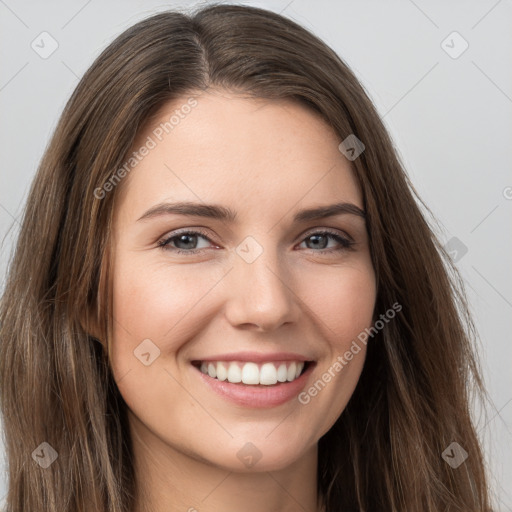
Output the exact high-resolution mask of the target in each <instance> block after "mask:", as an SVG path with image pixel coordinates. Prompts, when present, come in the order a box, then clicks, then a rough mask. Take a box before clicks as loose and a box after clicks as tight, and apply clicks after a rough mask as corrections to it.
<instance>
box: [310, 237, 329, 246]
mask: <svg viewBox="0 0 512 512" xmlns="http://www.w3.org/2000/svg"><path fill="white" fill-rule="evenodd" d="M309 238H310V240H314V239H318V238H324V240H325V239H326V237H325V236H324V235H311V236H310V237H309ZM320 245H322V244H320ZM316 247H318V243H317V244H316ZM322 249H325V244H323V245H322Z"/></svg>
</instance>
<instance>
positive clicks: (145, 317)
mask: <svg viewBox="0 0 512 512" xmlns="http://www.w3.org/2000/svg"><path fill="white" fill-rule="evenodd" d="M222 276H223V272H220V271H217V269H211V268H210V269H209V271H207V272H200V271H199V270H198V267H196V266H194V265H182V266H180V265H174V266H173V267H171V266H164V265H162V263H158V264H157V265H154V264H150V265H147V264H145V262H143V261H142V258H140V260H139V258H133V259H128V258H125V259H123V258H120V259H119V260H118V261H117V262H116V270H115V273H114V293H113V294H114V316H115V319H116V321H117V324H118V325H117V330H118V331H119V332H120V336H122V337H126V335H127V333H129V336H130V338H131V339H132V340H133V342H136V341H137V340H139V341H138V342H139V343H140V341H141V340H143V339H145V338H150V339H153V340H155V342H156V343H157V344H158V343H164V342H165V343H166V346H165V349H166V350H172V349H173V347H169V346H168V343H169V340H172V339H178V340H179V339H181V337H182V336H183V335H186V332H185V331H184V329H186V326H187V325H189V324H190V319H191V318H194V321H197V314H196V312H197V310H198V309H199V310H201V311H203V313H204V308H203V307H201V306H202V302H201V301H203V300H204V299H205V297H206V296H207V295H208V293H209V292H210V291H211V289H212V288H213V287H214V286H215V284H216V283H217V282H218V281H219V280H220V279H221V278H222ZM162 348H164V347H162ZM175 348H177V347H175Z"/></svg>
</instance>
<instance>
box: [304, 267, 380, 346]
mask: <svg viewBox="0 0 512 512" xmlns="http://www.w3.org/2000/svg"><path fill="white" fill-rule="evenodd" d="M315 282H316V285H315V287H314V292H310V294H309V295H310V298H309V301H308V305H309V306H310V307H311V309H312V310H314V312H315V314H316V316H317V317H318V318H319V319H320V320H321V321H322V323H323V324H324V327H325V336H326V338H327V339H328V340H330V346H331V349H335V350H337V351H339V350H342V349H344V350H346V349H345V348H344V347H345V346H346V345H347V344H348V345H350V342H351V340H352V339H353V338H356V337H357V335H358V334H359V333H360V332H361V331H363V330H364V329H365V328H366V327H368V326H370V325H371V322H372V317H373V312H374V307H375V299H376V286H375V278H374V273H373V269H372V267H371V265H358V266H354V267H347V268H345V269H343V270H342V271H341V270H339V271H338V272H337V273H336V274H334V273H333V274H332V275H328V274H326V275H323V276H322V274H321V273H317V275H316V277H315Z"/></svg>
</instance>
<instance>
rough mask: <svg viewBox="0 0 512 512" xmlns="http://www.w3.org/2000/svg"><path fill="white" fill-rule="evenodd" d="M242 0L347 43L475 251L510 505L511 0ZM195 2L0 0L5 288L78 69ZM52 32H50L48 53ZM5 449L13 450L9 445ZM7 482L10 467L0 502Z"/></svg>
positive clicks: (439, 201) (433, 194)
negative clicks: (136, 28) (34, 184)
mask: <svg viewBox="0 0 512 512" xmlns="http://www.w3.org/2000/svg"><path fill="white" fill-rule="evenodd" d="M202 3H204V2H202ZM238 3H246V4H250V5H255V6H259V7H264V8H267V9H270V10H273V11H275V12H280V13H282V14H283V15H286V16H288V17H290V18H292V19H294V20H295V21H298V22H299V23H301V24H303V25H304V26H306V27H307V28H309V29H310V30H312V31H313V32H314V33H315V34H316V35H318V36H319V37H320V38H322V39H324V40H325V41H326V42H327V43H328V44H329V45H330V46H331V47H333V48H334V49H335V51H337V52H338V54H339V55H340V56H341V58H342V59H344V60H345V61H346V62H347V64H348V65H349V66H350V67H351V68H352V69H353V70H354V72H355V73H356V75H357V76H358V78H359V79H360V81H361V82H362V84H363V86H364V87H365V89H366V90H367V92H368V94H369V95H370V97H371V98H372V100H373V101H374V103H375V105H376V106H377V109H378V111H379V113H380V114H381V116H382V118H383V119H384V122H385V124H386V126H387V127H388V129H389V131H390V133H391V135H392V137H393V139H394V141H395V143H396V145H397V147H398V150H399V152H400V156H401V158H402V160H403V162H404V163H405V165H406V168H407V171H408V173H409V175H410V176H411V179H412V182H413V184H414V186H415V187H416V189H417V190H418V192H419V193H420V195H421V196H422V198H423V199H424V200H425V201H426V203H427V204H428V205H429V207H430V208H431V209H432V211H433V212H434V214H435V216H436V217H437V219H438V220H439V222H440V225H441V227H440V230H437V228H436V232H437V233H438V236H439V237H440V238H441V240H442V241H443V243H449V244H450V247H452V248H453V247H455V246H456V245H454V244H458V246H459V247H466V248H467V253H465V254H463V253H462V252H460V251H459V253H458V256H456V259H457V265H458V267H459V269H460V271H461V272H462V275H463V277H464V279H465V282H466V284H467V288H468V295H469V299H470V301H471V308H472V311H473V313H474V316H475V320H476V325H477V328H478V329H479V332H480V336H481V339H482V345H481V356H482V357H481V363H482V367H483V370H484V377H485V379H486V383H487V386H488V390H489V392H490V395H491V398H492V400H493V408H492V409H491V410H490V411H489V414H488V416H487V417H484V416H480V415H477V414H475V416H476V418H477V419H478V418H480V420H479V421H478V428H479V433H480V435H481V438H482V440H483V442H484V445H485V449H486V457H487V461H488V464H489V466H490V468H491V470H492V473H493V488H494V493H495V500H496V510H499V511H512V450H511V446H512V434H511V430H510V427H511V426H512V403H511V402H512V385H511V381H512V375H511V373H512V372H511V362H512V345H511V343H510V334H509V333H510V330H511V327H512V276H511V272H510V255H511V253H512V251H511V248H512V229H511V222H510V221H511V213H512V172H511V168H510V166H511V162H512V67H511V63H512V1H511V0H508V1H507V0H500V1H496V0H481V1H474V0H473V1H467V0H465V1H441V0H436V1H426V0H415V1H413V0H392V1H391V0H386V1H370V0H359V1H354V0H353V1H349V0H342V1H334V0H333V1H328V0H322V1H312V0H309V1H306V0H292V1H290V0H282V1H281V0H268V1H249V2H238ZM193 5H197V2H179V3H178V2H169V3H167V4H164V3H160V2H153V1H144V2H143V1H135V0H130V1H122V2H121V1H114V0H110V1H106V2H105V1H103V2H100V1H99V0H89V1H87V0H80V1H78V0H73V1H69V0H68V1H64V0H60V1H56V0H54V1H46V2H36V1H35V0H33V1H28V0H25V1H15V0H5V1H4V0H0V41H1V44H0V53H1V68H0V69H1V74H0V112H1V123H0V144H1V155H2V160H1V165H0V177H1V181H0V183H1V186H0V243H2V242H3V244H2V245H1V246H0V247H1V252H0V285H1V288H0V292H1V290H2V289H3V284H4V274H5V270H6V265H7V261H8V258H9V254H10V251H11V249H12V245H13V242H14V240H15V237H16V234H17V232H18V228H19V224H18V223H17V218H18V217H19V215H20V213H21V210H22V207H23V204H24V202H25V200H26V197H27V193H28V187H29V185H30V183H31V180H32V178H33V176H34V173H35V171H36V168H37V165H38V162H39V160H40V158H41V156H42V153H43V151H44V148H45V146H46V144H47V142H48V140H49V137H50V134H51V133H52V131H53V129H54V128H55V125H56V123H57V120H58V117H59V116H60V113H61V111H62V108H63V107H64V105H65V102H66V101H67V99H68V97H69V96H70V94H71V92H72V91H73V89H74V88H75V86H76V85H77V82H78V79H79V77H80V76H81V75H82V74H83V73H84V72H85V70H86V69H87V68H88V66H89V65H90V64H91V63H92V61H93V59H94V57H95V56H96V55H98V53H99V52H100V51H101V50H102V49H103V48H104V47H105V46H106V45H108V43H110V42H111V41H112V39H113V38H114V37H115V36H117V35H118V34H119V33H121V32H122V31H123V30H125V29H126V28H128V27H129V26H130V25H132V24H134V23H135V22H137V21H138V20H140V19H141V18H143V17H146V16H148V15H150V14H152V13H154V12H157V11H162V10H165V9H169V8H172V7H176V6H177V7H180V8H183V9H186V8H187V7H190V6H193ZM44 31H46V32H48V33H49V34H50V35H51V37H52V38H53V39H54V40H55V41H56V42H57V43H58V48H57V49H56V51H55V52H54V53H53V54H52V55H50V56H48V57H47V58H42V57H41V56H40V54H38V53H37V52H36V51H35V50H34V49H33V48H32V47H31V44H32V42H33V41H35V43H34V45H35V44H39V45H40V47H41V46H42V44H43V43H41V37H47V36H40V34H41V33H42V32H44ZM454 31H456V32H458V33H459V34H460V35H461V36H462V38H463V40H465V41H466V42H467V44H468V45H469V47H468V48H467V50H466V51H464V52H463V53H462V54H460V55H458V53H459V52H460V50H461V49H463V47H464V46H463V45H464V44H465V43H464V41H463V40H462V39H457V37H458V36H453V35H452V36H450V37H448V36H449V35H450V34H452V32H454ZM447 37H448V39H447ZM443 41H446V42H445V43H443ZM50 43H51V41H50V40H49V39H46V40H45V46H44V47H45V49H46V50H48V49H49V48H51V46H50ZM39 51H40V52H41V51H42V49H41V50H39ZM449 53H451V55H449ZM454 57H456V58H454ZM453 237H456V240H453ZM34 261H35V263H36V261H37V254H34ZM507 262H508V264H507ZM0 450H1V455H2V456H3V454H4V451H3V445H0ZM469 456H471V454H469ZM0 462H1V461H0ZM5 484H6V474H5V470H4V473H3V475H1V476H0V499H1V498H2V496H4V494H5Z"/></svg>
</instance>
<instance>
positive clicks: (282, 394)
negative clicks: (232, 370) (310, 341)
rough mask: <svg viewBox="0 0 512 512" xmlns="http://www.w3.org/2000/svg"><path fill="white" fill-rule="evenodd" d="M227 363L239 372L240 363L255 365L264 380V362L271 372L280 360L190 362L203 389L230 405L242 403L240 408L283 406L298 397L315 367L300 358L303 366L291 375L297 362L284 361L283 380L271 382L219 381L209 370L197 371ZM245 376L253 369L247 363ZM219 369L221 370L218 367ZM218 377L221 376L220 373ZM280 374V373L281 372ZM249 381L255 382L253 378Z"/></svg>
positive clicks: (214, 369)
mask: <svg viewBox="0 0 512 512" xmlns="http://www.w3.org/2000/svg"><path fill="white" fill-rule="evenodd" d="M218 363H223V364H229V365H231V363H234V364H235V365H236V366H237V367H238V369H239V371H241V369H240V367H241V366H242V365H243V368H245V367H246V366H247V365H254V366H255V367H256V368H258V369H260V371H261V373H260V374H259V378H261V377H262V373H263V380H265V375H264V372H265V370H261V369H263V368H264V367H265V365H266V364H269V363H270V364H271V365H272V366H273V367H274V371H276V373H277V371H279V366H281V364H279V363H283V361H263V362H261V361H260V364H257V363H256V362H255V361H240V360H234V361H233V360H231V361H229V362H228V361H225V360H224V361H218V360H212V359H209V360H207V361H206V360H204V361H203V360H196V361H192V367H193V368H194V374H196V375H197V376H198V377H199V380H200V381H202V383H203V384H205V385H206V388H205V389H210V390H211V391H213V392H214V393H215V394H217V395H218V396H220V397H221V398H222V399H224V400H227V401H228V402H231V403H232V404H234V405H237V406H242V407H244V408H257V409H259V408H272V407H277V406H280V405H284V404H286V403H291V402H292V401H293V399H294V398H296V397H297V396H298V394H299V393H300V392H301V391H302V390H303V389H304V388H305V387H306V385H307V382H308V381H309V379H310V377H311V374H312V372H313V370H314V368H315V366H316V361H300V363H303V364H304V366H303V369H302V371H301V373H300V375H299V376H298V377H295V375H296V373H297V361H286V362H285V364H286V371H287V379H286V381H285V382H280V381H277V382H276V383H275V384H273V385H272V384H266V385H265V384H264V385H262V384H261V383H260V384H246V383H244V382H243V381H240V382H238V383H231V382H229V381H228V380H227V378H226V380H224V381H221V380H219V379H218V378H217V377H216V376H215V377H211V376H210V375H209V373H208V372H207V373H204V371H201V368H200V367H201V366H203V370H204V368H205V366H204V365H205V364H207V365H208V366H207V367H209V366H210V365H211V368H210V371H212V372H216V371H217V368H218V366H217V364H218ZM294 365H295V375H294V376H293V378H292V380H291V381H288V371H290V374H291V373H292V370H293V366H294ZM276 366H277V370H276ZM248 368H249V370H248V372H249V376H250V373H251V372H253V371H254V367H252V366H248ZM221 371H222V370H221ZM221 376H222V375H221ZM282 376H284V373H283V375H282ZM252 382H255V380H253V381H252Z"/></svg>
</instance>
